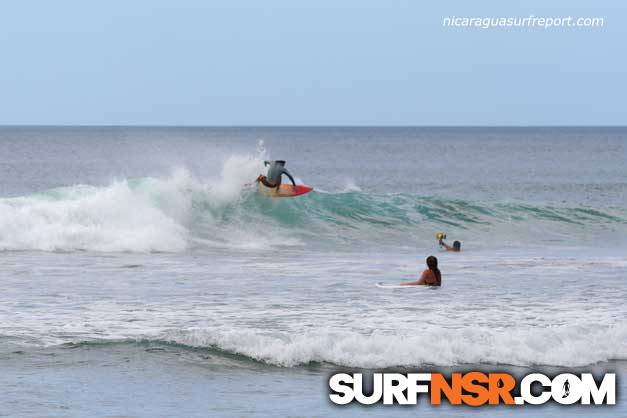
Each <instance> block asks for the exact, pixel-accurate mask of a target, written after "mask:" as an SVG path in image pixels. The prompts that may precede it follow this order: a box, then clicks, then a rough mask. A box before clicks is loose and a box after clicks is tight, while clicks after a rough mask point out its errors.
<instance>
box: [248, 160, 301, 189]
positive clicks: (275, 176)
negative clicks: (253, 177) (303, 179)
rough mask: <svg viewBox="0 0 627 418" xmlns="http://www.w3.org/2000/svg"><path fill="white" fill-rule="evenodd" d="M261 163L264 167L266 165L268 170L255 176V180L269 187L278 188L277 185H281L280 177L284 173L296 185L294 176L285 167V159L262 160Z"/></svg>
mask: <svg viewBox="0 0 627 418" xmlns="http://www.w3.org/2000/svg"><path fill="white" fill-rule="evenodd" d="M263 163H264V165H265V166H266V167H268V172H267V174H266V175H265V176H264V175H263V174H260V175H259V177H257V182H259V183H261V184H263V185H264V186H266V187H269V188H271V189H275V188H276V189H278V188H279V186H281V177H282V176H283V174H285V175H286V176H287V177H288V178H289V179H290V181H291V182H292V185H293V186H294V187H296V182H295V181H294V177H292V175H291V174H290V172H289V171H287V169H286V168H285V161H283V160H275V161H264V162H263Z"/></svg>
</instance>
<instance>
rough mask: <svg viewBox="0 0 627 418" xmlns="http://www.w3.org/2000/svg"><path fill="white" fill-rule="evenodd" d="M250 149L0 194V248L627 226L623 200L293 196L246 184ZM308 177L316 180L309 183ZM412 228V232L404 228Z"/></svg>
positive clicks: (126, 248)
mask: <svg viewBox="0 0 627 418" xmlns="http://www.w3.org/2000/svg"><path fill="white" fill-rule="evenodd" d="M262 171H263V160H262V159H261V158H257V157H231V158H229V159H228V160H226V161H225V163H224V166H223V169H222V172H221V173H220V175H219V177H218V178H214V179H199V178H195V177H194V176H192V175H191V174H190V173H189V172H188V171H186V170H185V169H178V170H175V171H174V172H173V174H171V175H170V176H168V177H165V178H139V179H121V180H116V181H113V182H111V183H110V184H109V185H107V186H90V185H74V186H70V187H63V188H58V189H53V190H49V191H46V192H43V193H37V194H33V195H29V196H22V197H13V198H3V199H0V249H2V250H42V251H78V250H86V251H107V252H109V251H111V252H153V251H156V252H159V251H164V252H181V251H185V250H186V249H188V248H190V247H198V246H200V247H202V246H221V247H245V248H255V247H261V246H264V245H273V244H276V245H304V244H305V243H310V242H316V241H321V240H326V241H327V242H328V240H339V241H342V242H346V241H347V240H348V241H352V240H356V239H368V238H377V239H385V238H386V237H390V238H391V239H393V240H395V241H398V240H399V239H400V240H405V238H404V236H407V235H410V237H409V238H407V239H408V240H409V241H412V240H413V241H412V242H421V241H422V242H426V241H429V242H432V240H433V233H434V231H437V230H446V229H449V230H451V229H454V230H455V231H457V232H456V234H458V235H459V236H460V237H461V238H462V239H463V238H467V237H468V236H470V235H472V236H477V235H481V234H491V235H494V234H498V233H499V231H502V232H503V234H502V236H503V237H504V238H505V237H514V236H515V237H516V239H517V240H521V239H522V240H524V239H525V237H528V238H529V240H536V239H538V237H542V238H547V237H549V238H551V239H557V240H560V239H563V240H567V239H571V238H577V239H578V240H582V239H585V236H586V235H594V234H596V233H598V232H599V231H604V230H605V231H608V230H609V231H611V230H617V229H620V230H621V231H624V230H625V229H626V226H627V214H626V213H625V212H626V210H625V208H611V207H610V208H591V207H558V206H541V205H531V204H524V203H517V202H510V203H503V202H475V201H467V200H460V199H446V198H441V197H429V196H420V195H415V194H403V193H390V194H374V193H369V192H368V191H362V190H360V189H359V188H358V187H356V186H355V185H354V184H351V185H350V187H347V188H346V190H345V191H342V192H338V193H327V192H313V193H311V194H309V195H307V196H303V197H299V198H295V199H269V198H266V197H262V196H259V195H257V193H255V189H254V186H252V185H250V182H251V179H254V178H255V177H256V175H257V174H258V173H260V172H262ZM314 186H315V185H314ZM408 227H411V230H412V232H411V234H408V233H407V231H408Z"/></svg>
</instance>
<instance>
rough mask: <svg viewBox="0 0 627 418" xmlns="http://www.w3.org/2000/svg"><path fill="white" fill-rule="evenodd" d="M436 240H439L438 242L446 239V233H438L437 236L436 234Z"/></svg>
mask: <svg viewBox="0 0 627 418" xmlns="http://www.w3.org/2000/svg"><path fill="white" fill-rule="evenodd" d="M435 239H437V240H438V241H440V240H443V239H446V234H445V233H444V232H438V233H437V234H435Z"/></svg>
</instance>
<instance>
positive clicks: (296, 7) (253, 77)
mask: <svg viewBox="0 0 627 418" xmlns="http://www.w3.org/2000/svg"><path fill="white" fill-rule="evenodd" d="M549 3H550V6H549V5H548V4H549ZM623 4H625V3H624V1H615V2H611V1H592V0H589V1H577V0H554V1H551V2H547V1H540V0H529V1H496V0H495V1H478V2H471V1H444V2H435V1H432V2H420V1H410V0H406V1H401V0H381V1H369V0H342V1H337V0H336V1H327V0H316V1H305V0H303V1H293V0H291V1H290V0H284V1H281V0H265V1H253V0H251V1H242V0H230V1H226V0H225V1H211V0H206V1H194V0H178V1H174V0H172V1H159V0H134V1H118V0H109V1H100V2H85V1H79V0H76V1H68V0H56V1H44V0H42V1H32V0H24V1H19V2H18V1H15V2H3V4H2V6H1V8H0V51H1V54H2V55H1V57H2V59H1V60H0V124H40V125H41V124H43V125H46V124H67V125H73V124H79V125H92V124H95V125H118V124H122V125H136V124H138V125H626V124H627V117H626V115H627V109H626V108H625V103H626V97H627V79H626V78H627V58H626V57H627V42H626V41H627V22H626V18H627V9H626V7H627V6H624V5H623ZM528 15H535V16H568V15H571V16H600V17H604V18H605V26H604V27H603V28H600V29H599V28H596V29H581V28H579V29H551V30H544V29H522V28H517V29H490V30H480V29H460V28H455V29H451V28H444V27H443V26H442V19H443V18H444V17H449V16H513V17H525V16H528Z"/></svg>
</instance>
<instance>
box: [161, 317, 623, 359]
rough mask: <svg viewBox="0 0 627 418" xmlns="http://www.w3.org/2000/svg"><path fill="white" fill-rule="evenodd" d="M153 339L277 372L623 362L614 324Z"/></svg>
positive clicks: (222, 333) (221, 332) (189, 334)
mask: <svg viewBox="0 0 627 418" xmlns="http://www.w3.org/2000/svg"><path fill="white" fill-rule="evenodd" d="M161 338H162V339H163V341H166V342H170V343H176V344H182V345H185V346H189V347H195V348H198V347H206V348H212V349H219V350H222V351H224V352H226V353H231V354H238V355H244V356H246V357H248V358H250V359H253V360H256V361H261V362H265V363H268V364H272V365H277V366H284V367H294V366H299V365H305V364H309V363H330V364H334V365H338V366H347V367H363V368H384V367H396V366H407V367H410V366H421V365H436V366H452V365H459V364H501V365H515V366H531V365H551V366H568V367H575V366H585V365H589V364H594V363H597V362H603V361H609V360H624V359H627V347H626V346H625V344H624V341H625V340H626V339H627V327H625V326H622V325H619V326H609V327H595V328H590V327H584V326H576V325H573V326H561V327H554V328H533V329H525V330H523V329H519V330H512V329H502V330H498V329H493V328H484V327H475V328H472V327H469V328H463V329H442V328H436V327H431V328H429V327H427V328H426V329H423V330H422V331H421V335H420V336H415V335H414V336H399V335H386V334H384V333H377V332H374V333H373V334H371V335H363V334H358V333H354V332H348V331H339V332H336V333H331V332H321V333H310V334H294V333H271V334H270V333H260V332H258V331H256V330H250V329H249V330H247V329H238V330H233V329H212V330H201V329H198V330H190V331H184V332H170V333H168V334H166V335H164V336H162V337H161Z"/></svg>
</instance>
